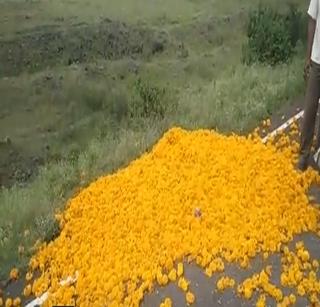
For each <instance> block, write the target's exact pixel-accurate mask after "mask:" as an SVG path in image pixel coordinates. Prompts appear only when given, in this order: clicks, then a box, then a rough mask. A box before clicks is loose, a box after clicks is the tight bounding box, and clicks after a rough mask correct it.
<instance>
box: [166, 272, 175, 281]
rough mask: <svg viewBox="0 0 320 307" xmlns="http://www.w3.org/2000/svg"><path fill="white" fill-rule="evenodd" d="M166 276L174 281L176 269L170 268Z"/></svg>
mask: <svg viewBox="0 0 320 307" xmlns="http://www.w3.org/2000/svg"><path fill="white" fill-rule="evenodd" d="M168 277H169V279H170V281H176V280H177V271H176V269H172V270H171V271H170V272H169V274H168Z"/></svg>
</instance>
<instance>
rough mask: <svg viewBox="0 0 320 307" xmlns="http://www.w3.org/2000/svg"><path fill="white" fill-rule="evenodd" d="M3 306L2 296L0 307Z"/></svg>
mask: <svg viewBox="0 0 320 307" xmlns="http://www.w3.org/2000/svg"><path fill="white" fill-rule="evenodd" d="M2 306H3V299H2V297H0V307H2Z"/></svg>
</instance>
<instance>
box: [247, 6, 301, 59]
mask: <svg viewBox="0 0 320 307" xmlns="http://www.w3.org/2000/svg"><path fill="white" fill-rule="evenodd" d="M303 23H304V20H303V17H302V14H301V13H300V12H299V11H298V10H297V9H296V7H295V6H293V5H292V6H290V7H289V10H288V12H287V13H286V14H280V13H278V12H276V11H275V10H273V9H272V8H269V7H262V6H259V8H258V9H257V10H254V11H252V12H250V14H249V22H248V26H247V36H248V41H247V42H246V44H244V45H243V62H244V63H246V64H252V63H254V62H260V63H266V64H270V65H276V64H278V63H286V62H288V61H289V60H290V58H291V57H292V55H293V54H294V51H295V46H296V44H297V42H298V40H300V39H303V37H304V30H303Z"/></svg>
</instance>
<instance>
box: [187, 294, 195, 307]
mask: <svg viewBox="0 0 320 307" xmlns="http://www.w3.org/2000/svg"><path fill="white" fill-rule="evenodd" d="M186 301H187V303H188V305H191V304H193V303H194V301H195V296H194V294H193V293H192V292H190V291H188V292H187V293H186Z"/></svg>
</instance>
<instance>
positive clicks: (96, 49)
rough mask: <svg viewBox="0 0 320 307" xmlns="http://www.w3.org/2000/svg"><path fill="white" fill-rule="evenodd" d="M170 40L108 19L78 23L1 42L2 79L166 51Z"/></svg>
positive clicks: (163, 34) (162, 34) (161, 33)
mask: <svg viewBox="0 0 320 307" xmlns="http://www.w3.org/2000/svg"><path fill="white" fill-rule="evenodd" d="M167 44H168V37H167V35H166V34H165V33H164V32H156V31H153V30H150V29H143V28H138V27H133V26H129V25H127V24H125V23H123V22H118V21H111V20H109V19H106V20H104V21H102V22H101V23H99V24H96V25H86V24H79V25H77V26H73V27H71V28H69V29H67V30H64V31H63V30H57V29H55V28H43V29H42V30H40V31H33V32H31V33H29V34H25V35H17V36H16V37H15V38H14V39H12V40H7V41H0V62H1V63H2V64H1V66H2V67H1V70H0V77H1V76H14V75H18V74H19V73H22V72H25V71H30V72H34V71H40V70H42V69H45V68H47V67H53V66H59V65H71V64H73V63H83V62H87V61H92V60H94V59H98V58H102V59H108V60H115V59H120V58H122V57H125V56H132V57H135V56H139V55H140V56H141V55H146V56H148V55H150V54H155V53H159V52H162V51H164V49H165V47H166V45H167Z"/></svg>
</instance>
